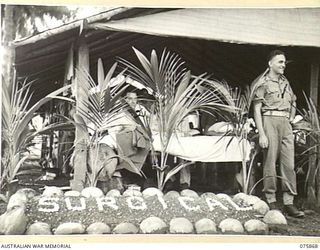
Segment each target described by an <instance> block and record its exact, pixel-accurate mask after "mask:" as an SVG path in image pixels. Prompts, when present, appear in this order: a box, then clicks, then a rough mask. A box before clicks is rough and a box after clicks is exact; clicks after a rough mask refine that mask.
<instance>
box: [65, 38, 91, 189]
mask: <svg viewBox="0 0 320 250" xmlns="http://www.w3.org/2000/svg"><path fill="white" fill-rule="evenodd" d="M77 55H78V58H77V68H78V69H83V70H85V72H90V71H89V48H88V45H87V43H86V42H85V39H84V37H83V36H80V38H79V47H78V51H77ZM78 79H79V75H78V71H76V76H75V82H74V84H75V85H74V86H75V88H73V91H74V92H75V93H73V94H74V95H75V97H76V113H79V108H80V107H81V105H82V99H83V97H84V96H86V95H85V94H83V93H82V92H81V91H84V90H83V89H82V88H80V87H79V86H78V84H79V80H78ZM86 138H87V137H86V136H85V135H84V134H83V132H82V131H81V130H79V129H78V128H77V127H76V131H75V149H74V152H75V154H74V163H73V168H74V176H73V180H72V181H70V186H71V189H72V190H76V191H80V192H81V191H82V189H83V188H84V185H85V183H86V173H87V139H86Z"/></svg>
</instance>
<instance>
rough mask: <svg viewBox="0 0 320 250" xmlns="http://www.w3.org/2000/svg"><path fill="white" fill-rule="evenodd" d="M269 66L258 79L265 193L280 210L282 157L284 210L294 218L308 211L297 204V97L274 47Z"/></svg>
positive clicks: (256, 111) (282, 56)
mask: <svg viewBox="0 0 320 250" xmlns="http://www.w3.org/2000/svg"><path fill="white" fill-rule="evenodd" d="M268 59H269V61H268V65H269V69H268V70H267V71H266V72H265V73H264V74H263V75H262V76H261V77H260V78H259V80H258V81H257V82H256V85H255V86H256V87H255V88H256V93H255V98H254V118H255V122H256V125H257V128H258V131H259V145H260V147H261V148H262V149H263V151H264V163H263V177H264V180H263V181H264V182H263V192H264V193H265V196H266V200H267V202H268V204H269V206H270V209H277V206H276V191H277V177H276V176H277V173H276V172H277V171H276V162H277V160H278V159H279V164H280V175H281V177H282V178H281V181H282V192H283V204H284V211H285V212H286V213H287V214H288V215H289V216H292V217H303V216H304V213H303V212H302V211H299V210H298V209H297V208H296V207H295V206H294V205H293V199H294V196H295V195H297V187H296V174H295V171H294V137H293V133H292V127H291V124H290V123H291V122H292V121H293V119H294V117H295V113H296V96H295V95H294V94H293V91H292V89H291V87H290V84H289V82H288V80H287V79H286V78H285V76H284V75H283V74H284V70H285V67H286V57H285V54H284V52H282V51H280V50H274V51H272V52H271V53H270V55H269V58H268Z"/></svg>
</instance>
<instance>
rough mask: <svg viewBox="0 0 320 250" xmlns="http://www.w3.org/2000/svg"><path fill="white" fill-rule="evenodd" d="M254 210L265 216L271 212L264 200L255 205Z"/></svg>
mask: <svg viewBox="0 0 320 250" xmlns="http://www.w3.org/2000/svg"><path fill="white" fill-rule="evenodd" d="M253 209H254V210H255V211H257V212H258V213H260V214H262V215H265V214H266V213H267V212H268V211H269V210H270V208H269V206H268V204H267V203H266V202H265V201H263V200H260V201H258V202H256V203H255V204H254V205H253Z"/></svg>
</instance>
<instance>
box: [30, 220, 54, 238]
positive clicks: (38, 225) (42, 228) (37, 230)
mask: <svg viewBox="0 0 320 250" xmlns="http://www.w3.org/2000/svg"><path fill="white" fill-rule="evenodd" d="M26 234H27V235H51V234H52V232H51V227H50V225H49V224H48V223H45V222H35V223H33V224H31V225H30V226H29V228H28V229H27V232H26Z"/></svg>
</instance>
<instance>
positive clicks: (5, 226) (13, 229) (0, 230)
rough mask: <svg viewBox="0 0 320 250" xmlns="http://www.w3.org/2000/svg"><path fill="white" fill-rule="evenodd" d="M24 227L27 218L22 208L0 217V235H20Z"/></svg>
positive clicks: (24, 229)
mask: <svg viewBox="0 0 320 250" xmlns="http://www.w3.org/2000/svg"><path fill="white" fill-rule="evenodd" d="M26 227H27V217H26V215H25V214H24V208H22V207H16V208H14V209H12V210H10V211H7V212H5V213H4V214H2V215H1V216H0V234H5V235H21V234H24V232H25V231H26Z"/></svg>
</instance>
